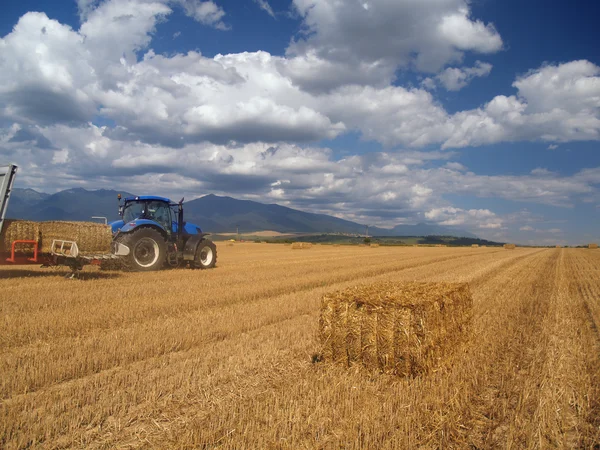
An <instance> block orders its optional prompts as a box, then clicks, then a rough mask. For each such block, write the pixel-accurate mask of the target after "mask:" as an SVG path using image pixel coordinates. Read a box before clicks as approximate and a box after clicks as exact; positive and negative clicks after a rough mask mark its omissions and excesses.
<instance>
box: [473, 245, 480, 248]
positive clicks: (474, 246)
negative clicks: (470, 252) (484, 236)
mask: <svg viewBox="0 0 600 450" xmlns="http://www.w3.org/2000/svg"><path fill="white" fill-rule="evenodd" d="M471 247H472V248H479V244H471Z"/></svg>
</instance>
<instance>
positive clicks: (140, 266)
mask: <svg viewBox="0 0 600 450" xmlns="http://www.w3.org/2000/svg"><path fill="white" fill-rule="evenodd" d="M116 240H117V242H120V243H122V244H124V245H126V246H127V247H129V255H127V256H124V257H122V258H121V261H122V263H123V267H124V268H125V270H130V271H133V272H149V271H152V270H159V269H161V268H162V267H163V266H164V264H165V259H166V257H167V243H166V242H165V239H164V237H163V236H162V234H160V233H159V232H158V231H156V230H154V229H152V228H139V229H137V230H134V231H132V232H130V233H126V234H122V235H119V236H118V237H117V239H116Z"/></svg>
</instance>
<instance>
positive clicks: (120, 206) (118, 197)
mask: <svg viewBox="0 0 600 450" xmlns="http://www.w3.org/2000/svg"><path fill="white" fill-rule="evenodd" d="M117 200H118V201H119V216H121V217H122V216H123V205H121V194H117Z"/></svg>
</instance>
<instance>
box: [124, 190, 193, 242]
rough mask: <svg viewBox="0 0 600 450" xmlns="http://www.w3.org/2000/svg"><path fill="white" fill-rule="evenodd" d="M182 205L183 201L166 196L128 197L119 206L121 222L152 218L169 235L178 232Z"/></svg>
mask: <svg viewBox="0 0 600 450" xmlns="http://www.w3.org/2000/svg"><path fill="white" fill-rule="evenodd" d="M180 205H181V203H173V202H172V201H171V200H169V199H168V198H164V197H155V196H150V195H145V196H140V197H127V198H125V201H124V203H123V205H121V206H120V207H119V215H120V216H121V217H122V218H123V220H122V221H120V222H123V225H125V224H127V223H131V222H135V221H137V220H150V221H153V222H156V223H157V224H158V225H160V227H161V228H162V229H163V230H164V231H165V233H167V235H171V234H172V233H177V228H178V225H179V221H178V209H179V207H180ZM117 224H118V222H117ZM196 228H197V227H196ZM118 229H121V227H118ZM113 231H114V230H113Z"/></svg>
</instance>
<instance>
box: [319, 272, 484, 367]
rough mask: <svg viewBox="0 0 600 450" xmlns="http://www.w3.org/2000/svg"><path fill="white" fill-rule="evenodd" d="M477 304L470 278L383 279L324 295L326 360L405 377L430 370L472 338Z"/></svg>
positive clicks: (321, 331)
mask: <svg viewBox="0 0 600 450" xmlns="http://www.w3.org/2000/svg"><path fill="white" fill-rule="evenodd" d="M472 308H473V300H472V298H471V293H470V290H469V286H468V285H467V284H466V283H418V282H407V283H394V282H382V283H376V284H371V285H366V286H357V287H353V288H350V289H346V290H343V291H337V292H332V293H329V294H325V295H324V296H323V298H322V301H321V314H320V319H319V337H320V340H321V346H322V353H323V360H324V361H332V362H337V363H341V364H343V365H346V366H350V365H353V364H359V365H362V366H364V367H366V368H367V369H370V370H377V371H380V372H384V373H391V374H396V375H400V376H407V375H417V374H420V373H424V372H427V371H428V370H430V369H431V368H433V367H436V366H438V365H439V364H440V362H441V360H442V359H443V358H444V359H445V358H447V357H448V356H451V355H452V353H453V351H454V350H455V349H456V348H457V347H458V346H459V345H460V344H461V342H463V341H464V340H465V339H466V338H467V337H468V333H469V329H470V322H471V320H472Z"/></svg>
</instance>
